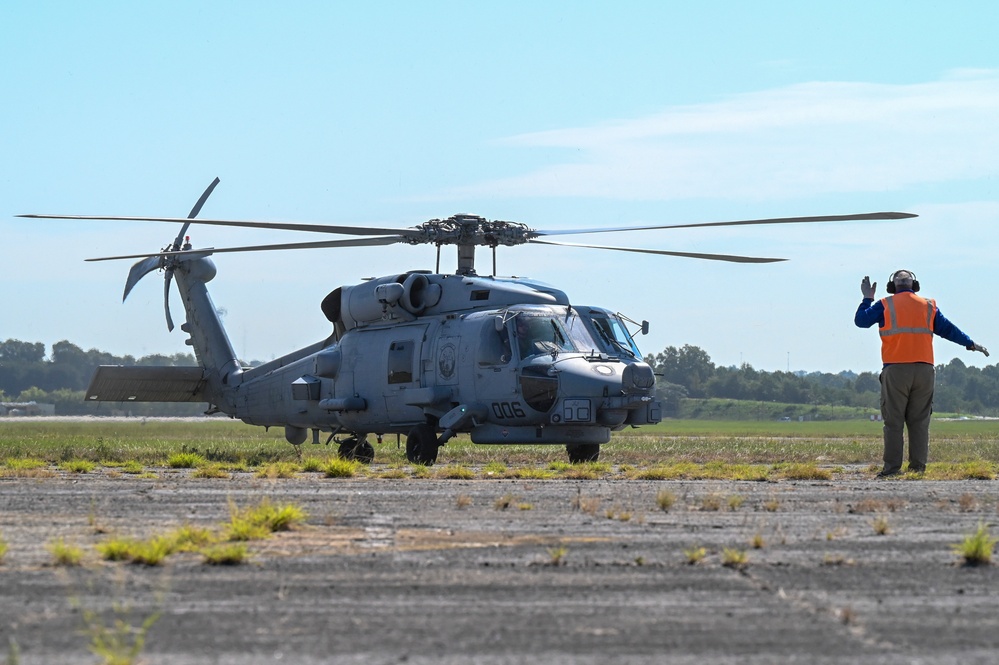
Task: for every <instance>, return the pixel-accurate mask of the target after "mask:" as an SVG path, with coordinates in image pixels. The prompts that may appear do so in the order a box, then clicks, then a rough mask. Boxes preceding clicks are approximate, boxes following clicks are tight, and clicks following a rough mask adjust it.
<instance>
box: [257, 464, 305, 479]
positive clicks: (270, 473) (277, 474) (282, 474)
mask: <svg viewBox="0 0 999 665" xmlns="http://www.w3.org/2000/svg"><path fill="white" fill-rule="evenodd" d="M300 470H301V467H300V466H299V465H297V464H295V463H293V462H271V463H270V464H268V465H267V466H265V467H263V468H262V469H260V470H259V471H257V478H270V479H271V480H277V479H278V478H294V477H295V474H296V473H298V472H299V471H300Z"/></svg>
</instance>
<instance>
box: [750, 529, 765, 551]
mask: <svg viewBox="0 0 999 665" xmlns="http://www.w3.org/2000/svg"><path fill="white" fill-rule="evenodd" d="M749 546H750V547H752V548H753V549H754V550H761V549H763V548H764V547H765V546H766V541H764V540H763V534H762V533H760V532H758V531H757V532H756V533H754V534H753V537H752V538H750V539H749Z"/></svg>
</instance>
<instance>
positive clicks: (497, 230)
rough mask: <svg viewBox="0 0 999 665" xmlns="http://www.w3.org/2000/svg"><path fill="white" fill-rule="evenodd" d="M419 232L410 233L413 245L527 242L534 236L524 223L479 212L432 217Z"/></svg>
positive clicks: (479, 244) (491, 244)
mask: <svg viewBox="0 0 999 665" xmlns="http://www.w3.org/2000/svg"><path fill="white" fill-rule="evenodd" d="M416 229H417V230H418V231H420V233H419V234H414V235H411V236H406V237H405V241H406V242H407V243H409V244H411V245H422V244H433V245H437V246H438V247H439V246H441V245H459V246H462V245H465V246H472V247H476V246H485V247H496V246H498V245H507V246H511V247H512V246H514V245H523V244H524V243H526V242H527V241H528V240H529V239H530V235H529V234H530V231H531V229H530V227H528V226H527V225H526V224H521V223H520V222H504V221H501V220H491V221H490V220H488V219H486V218H485V217H479V216H478V215H464V214H463V215H453V216H451V217H448V218H447V219H431V220H430V221H428V222H424V223H423V224H420V225H418V226H417V227H416Z"/></svg>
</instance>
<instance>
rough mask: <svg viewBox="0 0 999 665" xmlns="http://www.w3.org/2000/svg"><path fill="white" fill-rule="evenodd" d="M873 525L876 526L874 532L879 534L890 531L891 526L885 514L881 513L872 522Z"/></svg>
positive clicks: (884, 534)
mask: <svg viewBox="0 0 999 665" xmlns="http://www.w3.org/2000/svg"><path fill="white" fill-rule="evenodd" d="M871 526H873V527H874V533H876V534H878V535H879V536H886V535H888V531H889V530H890V526H889V524H888V518H887V517H885V516H884V515H879V516H878V517H875V518H874V520H873V521H872V522H871Z"/></svg>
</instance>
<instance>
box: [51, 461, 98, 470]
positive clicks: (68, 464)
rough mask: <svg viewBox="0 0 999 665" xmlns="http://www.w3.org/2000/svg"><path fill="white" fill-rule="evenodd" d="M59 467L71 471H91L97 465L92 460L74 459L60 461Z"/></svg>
mask: <svg viewBox="0 0 999 665" xmlns="http://www.w3.org/2000/svg"><path fill="white" fill-rule="evenodd" d="M59 468H60V469H62V470H63V471H68V472H70V473H90V472H91V471H93V470H94V469H96V468H97V465H96V464H94V463H93V462H91V461H90V460H85V459H73V460H68V461H65V462H60V463H59Z"/></svg>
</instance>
